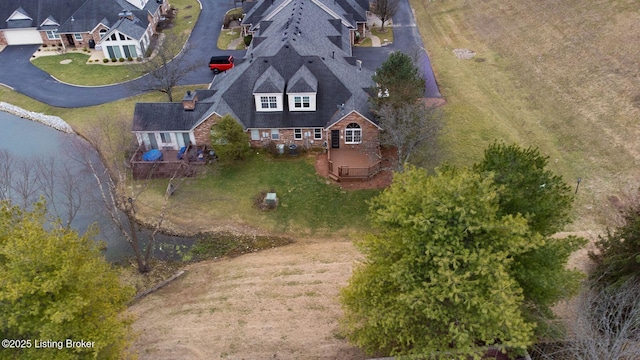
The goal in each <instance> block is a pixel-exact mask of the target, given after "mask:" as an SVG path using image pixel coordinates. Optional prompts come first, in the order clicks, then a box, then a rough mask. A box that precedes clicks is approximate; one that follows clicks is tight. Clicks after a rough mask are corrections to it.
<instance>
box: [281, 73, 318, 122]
mask: <svg viewBox="0 0 640 360" xmlns="http://www.w3.org/2000/svg"><path fill="white" fill-rule="evenodd" d="M317 94H318V79H316V77H315V76H314V75H313V74H312V73H311V71H309V69H308V68H307V67H306V66H304V65H302V66H301V67H300V69H298V71H296V73H295V74H293V76H291V79H289V83H288V84H287V96H288V98H289V111H316V95H317Z"/></svg>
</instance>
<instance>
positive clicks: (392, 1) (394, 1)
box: [373, 0, 400, 32]
mask: <svg viewBox="0 0 640 360" xmlns="http://www.w3.org/2000/svg"><path fill="white" fill-rule="evenodd" d="M399 4H400V0H377V1H376V3H375V6H373V13H374V14H376V16H377V17H378V18H379V19H380V21H382V26H381V27H380V31H382V32H384V24H385V23H386V22H387V21H388V20H389V19H391V18H392V17H393V15H395V14H396V12H397V11H398V5H399Z"/></svg>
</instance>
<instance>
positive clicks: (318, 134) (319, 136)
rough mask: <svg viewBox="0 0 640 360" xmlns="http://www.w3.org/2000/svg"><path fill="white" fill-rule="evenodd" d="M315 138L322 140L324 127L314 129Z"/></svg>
mask: <svg viewBox="0 0 640 360" xmlns="http://www.w3.org/2000/svg"><path fill="white" fill-rule="evenodd" d="M313 139H314V140H322V129H313Z"/></svg>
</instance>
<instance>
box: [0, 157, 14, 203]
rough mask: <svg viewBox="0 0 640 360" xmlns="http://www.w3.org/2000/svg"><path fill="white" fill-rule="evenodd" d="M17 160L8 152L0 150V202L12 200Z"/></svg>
mask: <svg viewBox="0 0 640 360" xmlns="http://www.w3.org/2000/svg"><path fill="white" fill-rule="evenodd" d="M14 168H15V159H14V158H13V157H12V156H11V154H9V152H8V151H7V150H0V200H9V199H11V188H12V182H13V181H12V179H13V176H12V175H13V171H14Z"/></svg>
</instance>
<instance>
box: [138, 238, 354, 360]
mask: <svg viewBox="0 0 640 360" xmlns="http://www.w3.org/2000/svg"><path fill="white" fill-rule="evenodd" d="M358 257H359V254H358V253H357V251H356V250H355V249H354V247H353V246H352V244H351V242H348V241H336V240H335V239H334V240H330V241H328V240H323V241H318V242H306V243H296V244H293V245H289V246H285V247H282V248H277V249H272V250H266V251H264V252H261V253H256V254H249V255H244V256H241V257H239V258H235V259H230V260H222V261H217V262H214V261H210V262H202V263H197V264H193V265H190V266H188V267H187V269H186V270H187V272H186V274H185V275H183V277H182V278H180V279H178V280H177V281H175V282H173V283H171V284H169V285H168V286H166V287H165V288H163V289H161V290H159V291H158V292H156V293H154V294H152V295H150V296H148V297H146V298H144V299H142V300H140V301H139V302H138V303H136V304H134V305H133V306H131V308H130V311H131V313H133V314H134V315H136V316H137V317H138V320H137V321H136V322H135V324H134V329H135V330H136V331H138V333H139V334H140V336H139V338H138V339H137V341H136V343H135V350H136V351H137V352H138V354H139V356H140V359H154V360H155V359H177V358H180V359H220V358H223V359H224V358H229V359H266V358H269V359H362V358H364V356H363V354H362V353H361V352H360V351H359V350H358V349H356V348H354V347H352V346H350V345H349V344H348V343H347V342H346V340H344V339H343V338H342V337H341V336H340V335H339V332H338V323H337V322H338V318H339V316H340V314H341V310H340V306H339V303H338V299H337V295H338V290H339V289H340V288H341V287H342V286H344V285H346V281H347V279H348V278H349V276H350V275H351V268H352V266H353V260H354V259H357V258H358Z"/></svg>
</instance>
